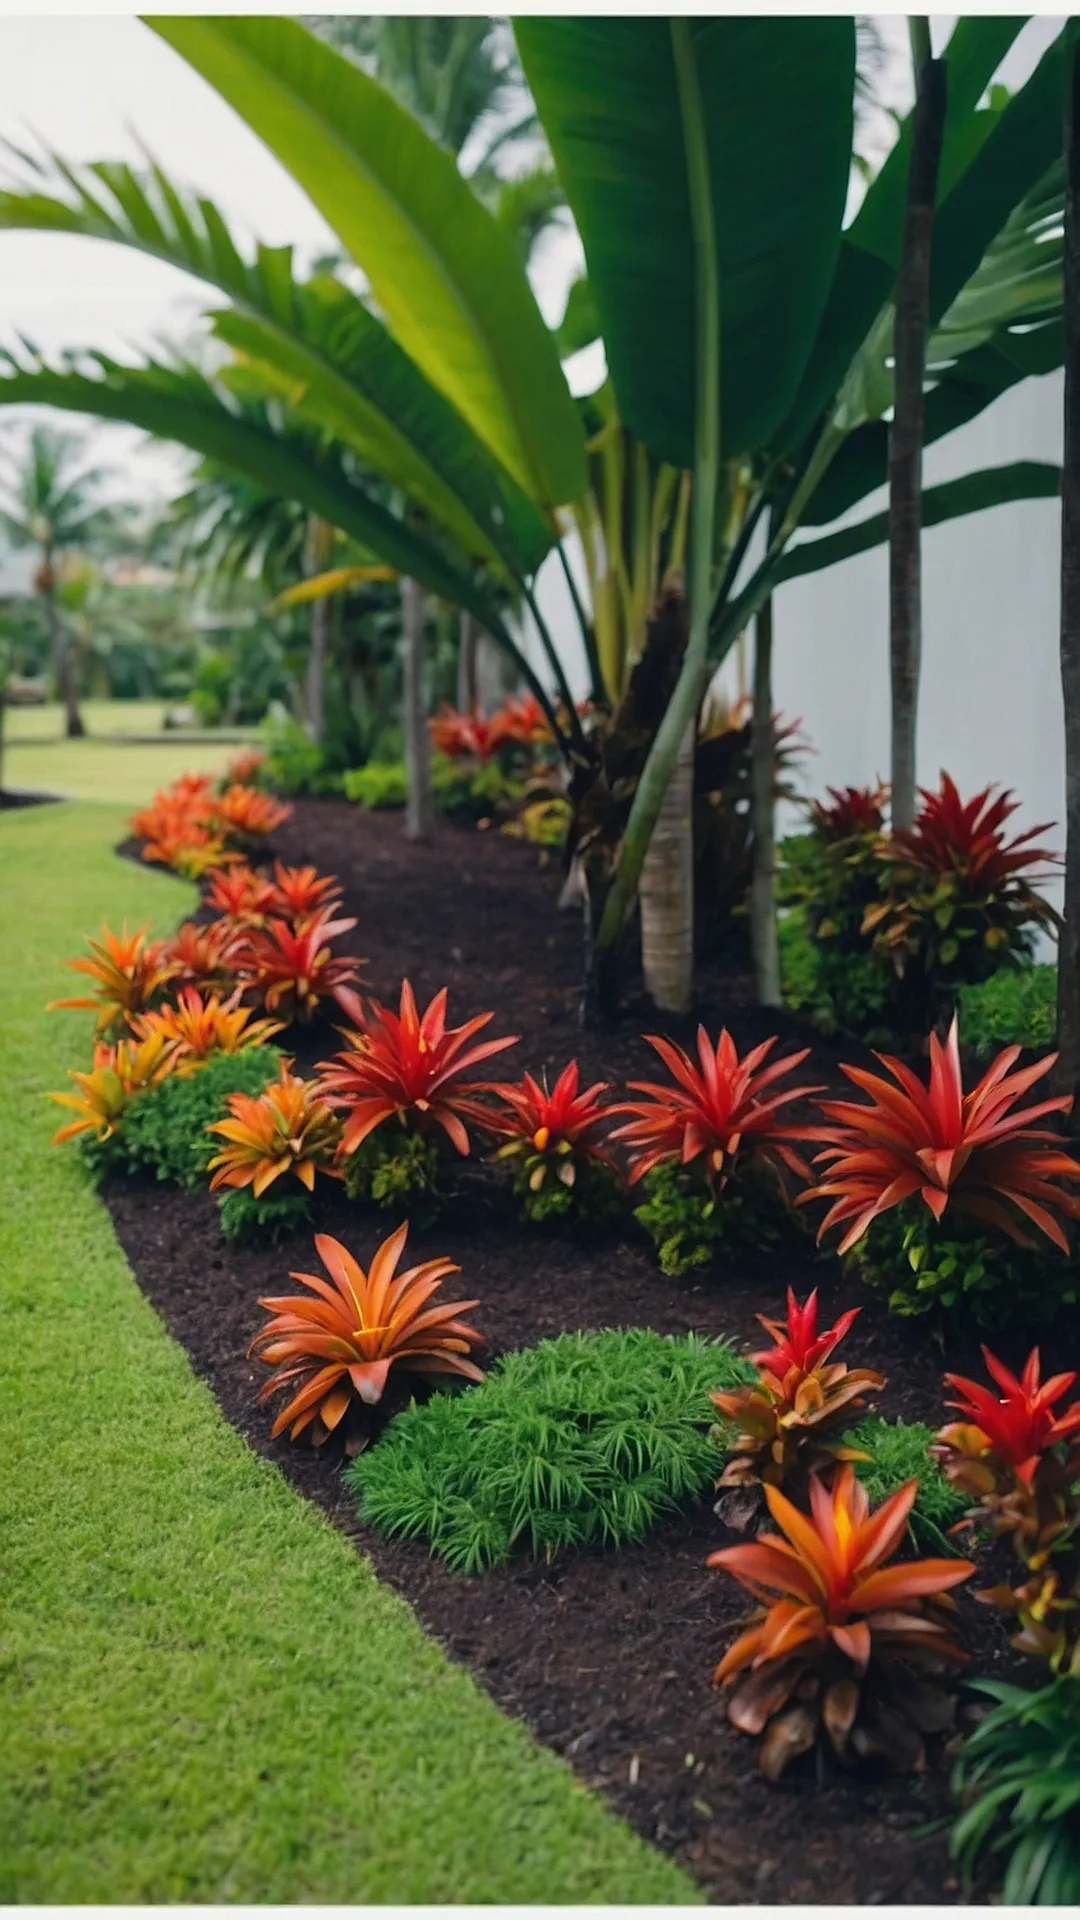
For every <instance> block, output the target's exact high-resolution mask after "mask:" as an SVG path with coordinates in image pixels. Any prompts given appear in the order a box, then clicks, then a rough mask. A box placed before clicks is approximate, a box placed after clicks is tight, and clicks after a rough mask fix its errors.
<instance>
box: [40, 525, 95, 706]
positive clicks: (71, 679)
mask: <svg viewBox="0 0 1080 1920" xmlns="http://www.w3.org/2000/svg"><path fill="white" fill-rule="evenodd" d="M54 565H55V563H54V560H53V551H52V548H51V547H45V548H43V550H42V556H41V566H40V568H39V569H38V580H39V582H40V585H39V588H38V591H39V592H40V594H41V597H42V599H43V600H44V602H45V625H46V627H47V629H48V634H49V651H50V653H51V655H52V670H53V678H54V680H55V681H56V691H57V695H58V697H59V699H60V701H61V702H62V704H63V708H64V731H65V733H66V734H67V737H68V739H69V740H81V739H82V737H83V735H84V734H85V732H86V728H85V726H84V725H83V718H82V715H81V713H80V712H79V694H78V687H77V685H76V680H75V655H74V653H73V652H72V647H71V641H70V638H69V637H68V635H67V634H66V633H65V632H64V627H63V623H62V621H61V619H60V610H59V608H58V607H57V604H56V574H55V571H54Z"/></svg>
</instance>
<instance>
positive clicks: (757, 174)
mask: <svg viewBox="0 0 1080 1920" xmlns="http://www.w3.org/2000/svg"><path fill="white" fill-rule="evenodd" d="M514 33H515V36H516V39H517V43H518V48H519V51H520V53H521V58H522V63H523V65H524V68H525V73H526V77H527V79H528V81H529V84H530V86H531V88H532V92H533V96H534V98H535V100H536V103H537V107H538V109H539V113H540V119H541V122H542V124H543V127H544V130H545V132H546V134H547V136H548V139H549V141H550V144H551V149H552V153H553V155H554V159H555V165H556V168H557V171H558V173H559V178H560V180H561V182H562V186H563V190H564V192H565V194H566V197H567V200H568V201H569V204H570V207H571V209H572V211H573V213H574V216H575V219H576V220H577V224H578V228H579V231H580V233H581V237H582V241H583V244H584V247H585V254H586V259H587V261H588V270H589V285H590V288H591V291H592V295H593V298H594V300H595V302H596V308H597V312H598V314H599V317H600V321H601V329H602V332H603V337H604V342H605V346H606V349H607V360H608V369H609V373H610V377H611V382H612V385H613V387H614V389H615V393H616V395H617V398H618V404H619V412H620V415H621V416H622V418H623V420H624V421H625V423H626V426H627V428H628V430H629V431H630V432H631V433H633V434H634V435H635V436H636V437H637V438H638V439H639V440H642V441H643V442H644V443H645V445H646V446H647V447H648V448H649V450H650V451H651V452H652V453H654V454H655V455H656V456H657V457H658V458H660V459H662V460H665V461H668V462H670V463H671V464H673V465H675V466H679V467H690V466H691V465H692V464H693V423H694V367H695V358H694V326H695V321H694V312H695V307H694V280H693V260H694V254H693V246H692V240H691V225H690V206H689V189H688V180H687V162H686V149H685V140H684V126H683V121H682V109H681V105H680V93H679V87H678V84H677V79H676V71H675V61H674V55H673V51H672V35H671V23H670V21H669V20H667V19H666V18H663V17H657V18H648V17H645V16H643V15H633V16H620V17H618V18H616V17H615V16H601V15H596V16H590V17H587V18H576V19H575V18H570V17H568V16H565V15H560V16H558V17H548V18H544V17H539V16H535V15H530V16H529V17H527V18H526V17H521V18H519V19H517V20H515V22H514ZM690 33H691V37H692V46H693V53H694V59H695V64H696V67H697V74H698V85H699V89H700V94H701V99H702V103H703V110H704V117H705V125H706V142H707V146H708V158H709V173H710V179H711V197H712V204H713V209H714V226H715V233H716V245H717V252H718V257H719V277H720V325H721V344H720V368H721V402H720V418H721V439H722V451H723V456H724V457H725V458H732V457H734V456H736V455H737V454H739V453H741V452H743V451H746V450H749V449H755V448H757V447H760V446H762V445H764V444H767V442H768V439H769V436H770V435H771V434H772V432H773V431H774V429H775V427H776V426H777V425H778V423H779V422H780V420H781V419H782V418H783V416H784V414H785V413H786V411H787V410H788V408H789V406H790V404H791V402H792V400H793V398H794V395H795V392H796V389H797V387H798V384H799V381H800V379H801V377H802V374H803V371H804V368H805V366H806V361H807V356H808V354H809V352H810V349H811V347H812V345H813V342H814V338H815V335H816V333H817V327H818V321H819V319H820V317H821V313H822V309H823V307H824V303H825V300H826V297H827V295H828V291H829V287H830V285H831V283H832V277H833V270H834V267H835V264H836V257H837V250H838V247H839V244H840V227H841V221H842V218H843V210H844V201H845V198H846V194H847V187H848V172H849V166H850V158H851V130H852V101H853V93H854V65H855V35H854V23H853V21H851V20H843V19H826V18H809V17H797V18H796V17H792V18H789V19H786V20H785V21H784V22H783V26H782V29H781V28H778V25H777V22H776V21H775V20H771V19H765V18H764V17H761V18H756V17H755V18H739V17H736V16H734V15H732V16H724V17H721V18H716V17H712V18H710V17H706V16H700V17H695V18H694V19H692V20H691V22H690Z"/></svg>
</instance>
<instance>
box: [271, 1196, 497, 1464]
mask: <svg viewBox="0 0 1080 1920" xmlns="http://www.w3.org/2000/svg"><path fill="white" fill-rule="evenodd" d="M407 1233H408V1227H407V1225H406V1226H402V1227H399V1228H398V1230H397V1232H396V1233H392V1234H391V1235H390V1237H389V1239H387V1240H384V1241H383V1243H382V1245H381V1247H379V1249H378V1250H377V1252H376V1253H375V1255H374V1258H373V1259H372V1262H371V1265H370V1267H369V1268H368V1270H367V1272H366V1273H365V1272H364V1269H363V1268H362V1267H361V1266H360V1264H359V1262H358V1261H356V1260H354V1258H353V1256H352V1254H351V1253H349V1252H348V1250H347V1249H346V1248H345V1247H343V1246H342V1244H341V1242H340V1241H339V1240H334V1239H332V1238H331V1236H330V1235H329V1234H327V1233H319V1234H316V1236H315V1248H316V1251H317V1253H318V1255H319V1258H320V1260H321V1261H322V1263H323V1265H324V1267H325V1268H326V1271H327V1273H328V1274H329V1275H330V1281H329V1282H327V1281H326V1280H324V1279H323V1278H322V1276H321V1275H318V1274H313V1273H293V1274H291V1275H290V1279H293V1280H300V1281H302V1282H303V1284H304V1286H305V1287H308V1288H310V1291H311V1294H313V1295H314V1298H310V1297H306V1296H305V1295H303V1294H299V1295H293V1296H285V1297H284V1298H281V1299H270V1300H260V1301H259V1305H260V1307H265V1308H266V1310H267V1312H268V1313H271V1314H272V1315H273V1316H274V1317H273V1318H272V1319H271V1321H270V1322H269V1324H268V1325H267V1326H265V1327H264V1328H263V1329H262V1331H261V1333H258V1334H257V1335H256V1336H255V1339H254V1340H253V1341H252V1343H251V1346H250V1348H249V1349H248V1351H249V1354H250V1355H253V1356H256V1357H257V1358H258V1359H260V1360H262V1361H264V1362H265V1363H266V1365H267V1366H271V1367H274V1368H275V1372H274V1373H273V1375H272V1376H271V1378H270V1379H269V1380H268V1381H267V1383H266V1386H265V1387H264V1388H263V1390H262V1392H261V1394H260V1395H259V1399H260V1400H266V1399H268V1398H269V1397H270V1395H271V1394H274V1393H276V1392H277V1391H278V1390H279V1388H281V1387H286V1386H287V1387H290V1388H293V1389H295V1391H293V1393H292V1397H291V1398H290V1400H289V1402H288V1404H287V1405H286V1406H285V1407H284V1409H283V1410H282V1412H281V1413H279V1414H278V1417H277V1419H276V1420H275V1422H274V1425H273V1429H272V1433H273V1436H274V1437H275V1438H276V1436H277V1435H278V1434H279V1433H281V1432H283V1430H284V1429H285V1428H286V1427H288V1428H289V1429H290V1437H291V1438H292V1439H293V1440H295V1439H297V1438H298V1437H299V1435H300V1434H301V1433H303V1432H305V1431H306V1430H309V1429H313V1430H314V1438H315V1441H316V1444H318V1443H319V1442H320V1441H322V1440H325V1439H326V1437H327V1435H328V1434H329V1433H332V1432H333V1431H334V1429H335V1428H336V1427H338V1426H340V1424H341V1422H342V1420H343V1419H344V1416H345V1414H346V1413H347V1412H348V1410H349V1407H350V1404H351V1403H352V1402H353V1400H354V1399H356V1400H359V1401H361V1402H362V1403H363V1405H364V1406H367V1407H373V1406H376V1405H377V1404H378V1402H379V1401H380V1400H381V1398H382V1396H383V1393H384V1392H385V1390H386V1382H387V1378H388V1376H389V1373H390V1370H391V1368H392V1367H395V1366H396V1367H401V1368H402V1369H403V1370H405V1371H406V1372H408V1373H419V1374H447V1373H452V1374H457V1375H459V1376H460V1375H463V1376H464V1378H465V1379H466V1380H482V1379H483V1377H484V1376H483V1374H482V1373H481V1371H480V1368H479V1367H478V1366H476V1364H475V1363H474V1362H473V1361H472V1360H470V1359H469V1358H468V1354H469V1349H470V1347H472V1346H475V1345H476V1343H477V1342H478V1340H479V1338H480V1336H479V1334H478V1333H477V1332H476V1331H475V1329H474V1328H472V1327H470V1326H468V1325H467V1324H466V1322H465V1321H463V1320H460V1319H458V1317H457V1316H458V1315H459V1314H462V1313H467V1312H469V1311H470V1309H471V1308H473V1307H475V1306H478V1305H479V1301H477V1300H454V1301H445V1302H443V1301H440V1302H438V1303H437V1304H436V1305H434V1306H431V1305H429V1302H430V1300H431V1297H432V1295H433V1294H434V1293H435V1292H436V1290H437V1288H438V1286H439V1284H440V1282H441V1281H442V1280H444V1279H445V1278H446V1276H447V1274H451V1273H457V1272H458V1271H459V1269H458V1268H457V1267H456V1266H454V1265H453V1263H452V1262H451V1261H449V1260H427V1261H425V1262H424V1264H423V1265H422V1266H419V1267H410V1268H409V1269H408V1270H407V1271H406V1272H405V1273H397V1274H396V1273H395V1271H394V1270H395V1268H396V1266H397V1263H398V1260H399V1259H400V1257H401V1254H402V1250H403V1248H404V1246H405V1237H406V1234H407Z"/></svg>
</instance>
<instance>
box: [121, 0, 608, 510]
mask: <svg viewBox="0 0 1080 1920" xmlns="http://www.w3.org/2000/svg"><path fill="white" fill-rule="evenodd" d="M147 25H148V26H150V27H152V28H153V29H154V31H155V33H158V34H160V35H161V37H162V39H164V40H166V41H167V42H168V43H169V45H170V46H172V47H174V48H175V49H176V51H177V52H178V53H180V54H182V55H183V57H184V59H186V60H188V61H189V62H190V63H191V65H192V66H193V67H194V68H195V69H196V70H197V71H198V72H199V73H201V74H202V76H203V78H204V79H205V80H208V81H209V82H210V84H211V86H213V87H216V88H217V90H218V92H219V93H220V94H221V95H222V97H223V98H224V99H225V100H227V101H228V102H229V104H230V106H232V107H234V108H235V109H236V111H237V113H239V114H240V115H241V116H242V118H243V119H245V120H246V121H247V123H248V125H249V126H250V127H252V129H253V130H254V131H255V132H256V133H257V134H258V135H259V137H260V139H262V140H264V141H265V142H266V145H267V146H268V147H269V148H270V150H271V152H273V153H274V154H276V155H277V158H278V159H279V160H280V161H281V162H282V164H283V165H284V166H286V167H287V168H288V169H289V172H290V173H292V174H293V176H294V178H295V179H296V180H297V181H299V183H300V185H301V186H302V187H303V188H304V189H305V191H306V192H307V193H308V194H309V195H310V197H311V199H312V200H313V202H314V203H315V205H316V206H317V207H318V209H319V211H320V212H321V213H322V215H323V217H324V219H325V220H326V221H327V223H328V225H329V226H331V227H332V228H333V229H334V231H335V233H336V234H337V235H338V237H339V239H340V240H341V242H342V244H343V245H344V246H345V247H347V248H348V250H349V252H350V254H351V255H352V257H353V259H354V260H356V261H357V262H358V264H359V265H360V266H361V267H362V268H363V270H364V273H365V274H366V276H367V278H368V280H369V282H370V285H371V289H372V292H373V295H374V298H375V300H376V302H377V304H378V306H379V309H380V311H381V312H382V313H383V314H384V315H385V316H386V320H387V323H388V325H389V327H390V330H391V332H392V333H393V334H394V336H395V338H396V339H397V340H398V342H399V344H400V345H401V346H402V347H404V349H405V351H406V352H407V353H408V354H409V355H410V356H411V357H412V359H413V360H415V362H416V363H417V365H418V366H419V367H420V368H421V369H422V370H423V372H424V373H426V375H427V376H428V378H429V379H430V380H431V381H432V382H433V384H434V385H435V386H437V387H438V388H439V389H440V390H441V391H442V392H443V393H444V394H445V395H446V397H447V398H448V399H449V400H450V401H451V402H452V403H453V405H454V406H455V407H456V408H457V410H458V412H459V413H460V414H462V415H463V417H464V418H465V419H466V420H467V421H468V422H469V423H470V425H471V426H472V427H473V429H474V431H475V432H476V433H477V434H478V435H479V436H480V438H481V440H483V441H484V442H485V444H486V445H487V446H489V447H490V448H491V449H492V451H493V452H494V453H495V454H496V456H497V457H498V458H499V459H500V460H501V461H502V463H503V465H504V466H505V467H506V468H507V470H508V471H509V472H510V473H511V474H512V475H513V476H514V478H515V479H516V480H517V481H518V483H519V484H520V485H521V486H522V487H523V488H524V489H525V491H526V492H527V493H528V494H529V496H530V498H532V499H533V500H535V501H536V502H537V503H538V504H539V505H540V506H542V507H544V508H546V509H551V508H554V507H556V506H560V505H562V504H564V503H566V502H568V501H571V500H574V499H576V498H577V497H578V495H579V494H580V493H581V492H582V491H583V488H584V485H585V451H584V444H583V441H582V436H581V427H580V423H579V420H578V417H577V412H576V409H575V407H574V404H573V401H572V400H571V397H570V392H569V389H568V387H567V385H566V378H565V375H564V374H563V371H562V368H561V366H560V364H559V356H558V352H557V350H556V347H555V343H554V340H553V339H552V336H551V334H550V333H549V331H548V329H547V327H546V326H545V324H544V321H543V318H542V316H541V314H540V310H539V308H538V307H537V305H536V301H535V299H534V298H533V295H532V291H531V288H530V286H529V282H528V278H527V275H526V273H525V268H524V265H523V263H522V261H521V259H520V257H519V254H518V251H517V249H516V246H515V243H514V241H513V239H512V238H511V236H510V235H509V234H508V233H507V232H506V231H505V230H504V229H503V228H502V227H500V225H499V224H498V222H497V221H496V220H495V219H493V217H492V215H491V214H490V213H489V212H488V211H487V209H486V208H485V207H483V206H481V204H480V202H479V201H478V199H477V198H476V195H475V194H474V193H473V192H472V191H471V189H470V187H469V186H468V184H467V182H466V181H465V180H463V179H462V177H461V175H460V174H459V172H458V169H457V166H456V165H455V163H454V160H453V158H452V156H451V155H450V154H449V153H446V152H444V151H443V149H442V148H440V147H438V146H436V145H435V143H434V141H432V140H431V139H430V138H429V136H428V135H427V134H426V133H425V132H424V130H423V128H422V127H421V126H420V125H419V124H418V123H417V121H415V120H414V119H413V117H412V115H411V114H409V113H408V112H407V111H406V109H405V108H404V107H401V106H399V105H398V103H397V101H395V100H394V99H393V98H392V96H391V95H390V94H389V93H388V92H387V91H386V90H385V88H383V87H380V86H379V85H378V83H377V82H376V81H374V80H372V79H370V78H369V77H368V75H367V74H365V73H363V72H362V71H361V70H360V68H359V67H357V66H356V65H355V64H354V63H353V62H352V61H350V60H347V59H345V58H344V57H343V56H342V55H341V54H338V53H336V52H334V50H333V49H332V48H330V47H328V46H326V45H324V44H323V42H322V41H320V40H318V39H316V38H315V36H314V35H313V34H310V33H308V32H306V31H305V29H304V28H303V27H301V26H299V25H298V24H297V23H296V22H295V21H292V20H287V19H281V18H268V17H258V16H249V15H245V16H243V17H236V16H233V17H225V16H214V17H206V16H203V17H199V16H196V15H194V14H191V15H184V16H178V17H172V18H170V17H165V16H162V15H154V16H151V17H149V18H148V19H147Z"/></svg>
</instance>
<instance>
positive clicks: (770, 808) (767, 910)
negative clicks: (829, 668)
mask: <svg viewBox="0 0 1080 1920" xmlns="http://www.w3.org/2000/svg"><path fill="white" fill-rule="evenodd" d="M772 644H773V616H772V600H771V598H770V599H768V600H766V601H765V604H764V605H763V607H762V608H761V611H760V612H759V614H758V616H757V621H756V623H755V628H754V722H753V729H752V734H751V773H750V793H751V799H750V807H751V814H750V824H751V830H752V835H753V846H754V875H753V879H752V880H751V883H750V938H751V943H752V946H753V952H754V984H755V987H756V990H757V997H758V1000H759V1002H760V1004H761V1005H762V1006H763V1007H780V1006H783V1004H784V1000H783V994H782V993H781V991H780V942H779V939H778V936H777V931H776V736H775V730H774V727H773V694H772Z"/></svg>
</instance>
